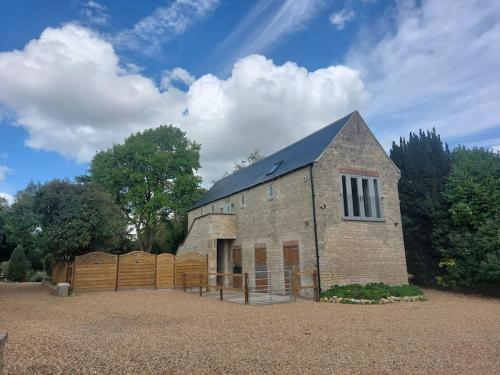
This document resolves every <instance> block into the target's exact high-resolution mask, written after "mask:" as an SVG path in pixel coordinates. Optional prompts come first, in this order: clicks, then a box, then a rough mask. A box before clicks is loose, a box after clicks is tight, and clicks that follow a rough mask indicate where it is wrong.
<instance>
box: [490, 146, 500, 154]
mask: <svg viewBox="0 0 500 375" xmlns="http://www.w3.org/2000/svg"><path fill="white" fill-rule="evenodd" d="M491 150H492V151H493V152H497V153H500V145H495V146H491Z"/></svg>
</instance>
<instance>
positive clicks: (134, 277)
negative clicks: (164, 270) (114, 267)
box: [117, 251, 156, 289]
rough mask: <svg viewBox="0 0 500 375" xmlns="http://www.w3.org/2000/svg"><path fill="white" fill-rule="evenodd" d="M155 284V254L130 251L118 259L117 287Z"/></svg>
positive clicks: (150, 286) (141, 286) (147, 286)
mask: <svg viewBox="0 0 500 375" xmlns="http://www.w3.org/2000/svg"><path fill="white" fill-rule="evenodd" d="M155 286H156V255H154V254H149V253H146V252H144V251H132V252H130V253H127V254H123V255H120V257H119V259H118V283H117V289H127V288H154V287H155Z"/></svg>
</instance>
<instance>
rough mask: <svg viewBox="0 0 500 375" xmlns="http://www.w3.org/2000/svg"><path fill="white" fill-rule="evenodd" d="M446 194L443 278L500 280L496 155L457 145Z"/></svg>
mask: <svg viewBox="0 0 500 375" xmlns="http://www.w3.org/2000/svg"><path fill="white" fill-rule="evenodd" d="M451 156H452V169H451V172H450V175H449V178H448V181H447V183H446V186H445V190H444V195H445V197H446V200H447V202H448V204H449V205H450V214H451V223H450V230H449V240H450V242H449V246H448V247H447V248H446V249H445V251H443V257H444V260H443V262H442V266H443V267H444V268H445V270H446V274H445V275H444V276H443V277H441V278H440V282H441V284H443V285H445V286H451V287H459V288H473V289H476V288H479V289H481V288H482V287H484V286H486V287H488V286H491V285H496V289H497V291H498V287H499V286H500V155H499V154H495V153H493V152H490V151H487V150H484V149H481V148H474V149H472V150H468V149H466V148H464V147H458V148H456V149H455V150H454V151H453V153H452V155H451Z"/></svg>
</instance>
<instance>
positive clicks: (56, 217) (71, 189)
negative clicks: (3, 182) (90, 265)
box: [34, 180, 127, 261]
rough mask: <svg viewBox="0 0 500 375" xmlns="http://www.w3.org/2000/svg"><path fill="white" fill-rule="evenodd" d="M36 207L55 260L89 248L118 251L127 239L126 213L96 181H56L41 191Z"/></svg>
mask: <svg viewBox="0 0 500 375" xmlns="http://www.w3.org/2000/svg"><path fill="white" fill-rule="evenodd" d="M34 208H35V212H36V213H37V214H39V215H40V216H41V233H42V235H43V237H44V239H45V241H46V243H47V246H48V247H49V249H50V250H51V252H52V254H53V258H54V260H55V261H63V260H71V259H73V257H74V256H75V255H80V254H84V253H87V252H89V251H96V250H106V251H113V250H117V249H118V250H119V249H120V248H122V247H123V245H124V243H125V242H126V238H127V223H126V220H125V217H124V215H123V213H122V212H121V210H120V208H119V207H118V206H117V205H116V204H115V202H114V201H113V198H112V196H111V195H110V194H108V193H107V192H105V191H104V190H103V189H102V188H101V187H100V186H98V185H96V184H93V183H87V184H85V183H71V182H69V181H61V180H53V181H51V182H49V183H48V184H46V185H44V186H43V187H42V188H41V189H40V190H39V191H38V193H37V195H36V197H35V203H34Z"/></svg>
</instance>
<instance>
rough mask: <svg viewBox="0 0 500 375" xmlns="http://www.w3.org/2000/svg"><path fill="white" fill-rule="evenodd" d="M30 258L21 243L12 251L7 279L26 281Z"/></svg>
mask: <svg viewBox="0 0 500 375" xmlns="http://www.w3.org/2000/svg"><path fill="white" fill-rule="evenodd" d="M28 268H29V265H28V259H27V258H26V255H25V254H24V250H23V247H22V246H21V245H19V246H18V247H16V248H15V249H14V251H13V252H12V254H11V256H10V259H9V268H8V270H7V280H10V281H26V279H27V274H28Z"/></svg>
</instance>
